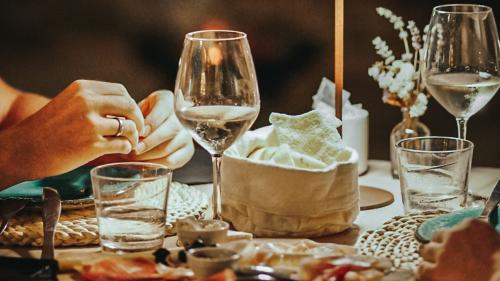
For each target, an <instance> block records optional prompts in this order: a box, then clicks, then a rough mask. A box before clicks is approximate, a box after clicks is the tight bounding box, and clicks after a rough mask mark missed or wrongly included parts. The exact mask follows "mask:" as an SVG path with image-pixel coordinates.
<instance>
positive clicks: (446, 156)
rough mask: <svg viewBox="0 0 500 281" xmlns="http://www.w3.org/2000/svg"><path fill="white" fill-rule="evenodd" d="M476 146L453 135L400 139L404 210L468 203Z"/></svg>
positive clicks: (400, 168) (399, 157) (399, 149)
mask: <svg viewBox="0 0 500 281" xmlns="http://www.w3.org/2000/svg"><path fill="white" fill-rule="evenodd" d="M473 148H474V145H473V144H472V142H470V141H468V140H464V139H459V138H451V137H418V138H408V139H403V140H401V141H399V142H398V143H397V144H396V149H397V153H398V159H399V180H400V184H401V196H402V197H403V205H404V208H405V212H406V213H411V212H416V211H427V210H434V209H447V210H457V209H461V208H463V207H465V206H466V204H467V190H468V182H469V172H470V167H471V161H472V150H473Z"/></svg>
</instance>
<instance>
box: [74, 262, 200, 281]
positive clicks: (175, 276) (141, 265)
mask: <svg viewBox="0 0 500 281" xmlns="http://www.w3.org/2000/svg"><path fill="white" fill-rule="evenodd" d="M80 275H81V276H82V277H83V278H84V279H86V280H90V281H133V280H158V281H161V280H165V281H167V280H179V281H182V280H192V277H193V273H192V271H191V270H189V269H186V268H173V267H168V266H166V265H163V264H157V263H155V262H154V261H152V260H150V259H146V258H140V257H138V258H124V257H114V258H109V259H103V260H100V261H98V262H95V263H93V264H86V265H83V266H82V268H81V270H80Z"/></svg>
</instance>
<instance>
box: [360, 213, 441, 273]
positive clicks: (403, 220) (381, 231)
mask: <svg viewBox="0 0 500 281" xmlns="http://www.w3.org/2000/svg"><path fill="white" fill-rule="evenodd" d="M445 213H447V211H443V210H437V211H428V212H423V213H416V214H410V215H407V216H397V217H394V218H392V219H390V220H388V221H387V222H385V223H384V224H383V225H382V226H381V227H380V228H378V229H376V230H369V231H366V232H365V233H363V234H362V235H361V237H360V238H359V239H358V241H357V243H356V245H355V248H356V249H357V251H358V252H359V253H360V254H363V255H369V256H379V257H386V258H389V259H391V260H392V261H393V264H394V269H410V270H415V269H416V268H417V267H418V266H419V265H420V263H421V262H422V258H421V257H420V255H419V253H418V252H419V249H420V242H418V241H417V239H416V238H415V230H416V229H417V227H418V226H419V225H420V224H422V223H423V222H424V221H426V220H428V219H430V218H432V217H435V216H437V215H441V214H445Z"/></svg>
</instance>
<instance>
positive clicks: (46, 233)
mask: <svg viewBox="0 0 500 281" xmlns="http://www.w3.org/2000/svg"><path fill="white" fill-rule="evenodd" d="M42 206H43V207H42V221H43V248H42V259H54V236H55V230H56V225H57V221H59V217H60V216H61V199H60V197H59V193H58V192H57V190H55V189H53V188H50V187H44V188H43V202H42Z"/></svg>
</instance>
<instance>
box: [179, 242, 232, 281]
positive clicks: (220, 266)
mask: <svg viewBox="0 0 500 281" xmlns="http://www.w3.org/2000/svg"><path fill="white" fill-rule="evenodd" d="M239 259H240V255H239V254H238V253H237V252H236V251H233V250H229V249H224V248H214V247H204V248H197V249H191V250H189V251H188V256H187V263H188V265H189V267H190V268H191V269H192V270H193V272H194V274H195V275H196V276H197V277H208V276H210V275H213V274H215V273H218V272H221V271H223V270H224V269H226V268H232V267H233V265H234V264H235V263H236V262H237V261H238V260H239Z"/></svg>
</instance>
